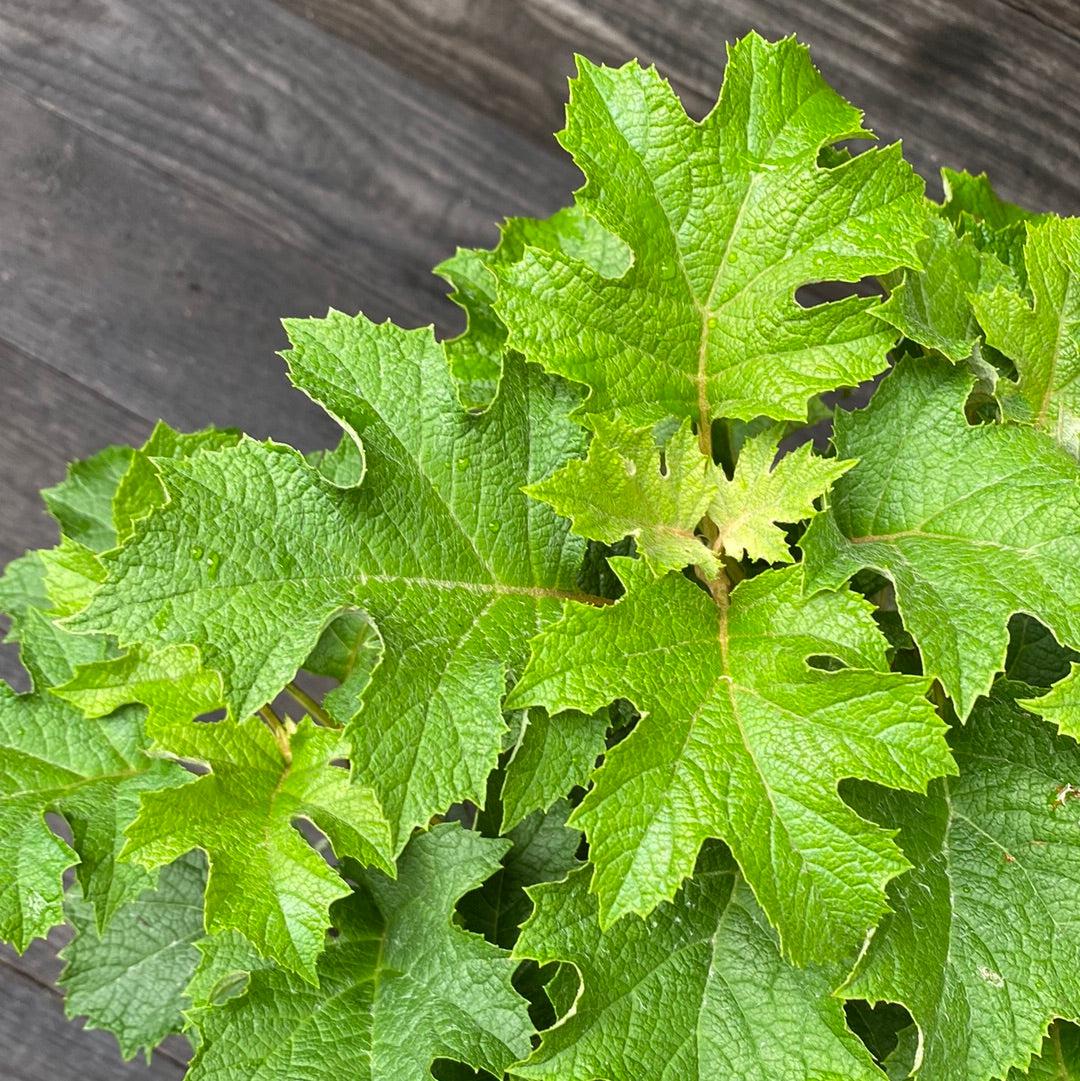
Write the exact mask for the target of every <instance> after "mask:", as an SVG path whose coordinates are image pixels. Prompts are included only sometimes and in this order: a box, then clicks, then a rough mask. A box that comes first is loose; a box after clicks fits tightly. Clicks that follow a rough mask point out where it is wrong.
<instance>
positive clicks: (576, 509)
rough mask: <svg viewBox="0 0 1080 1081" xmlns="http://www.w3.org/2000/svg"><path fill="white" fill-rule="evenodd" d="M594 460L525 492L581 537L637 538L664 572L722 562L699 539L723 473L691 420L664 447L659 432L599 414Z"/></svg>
mask: <svg viewBox="0 0 1080 1081" xmlns="http://www.w3.org/2000/svg"><path fill="white" fill-rule="evenodd" d="M593 424H594V435H593V438H592V442H591V443H590V444H589V455H588V457H587V458H586V459H584V460H583V461H581V460H577V461H571V462H568V463H567V464H566V465H565V466H564V467H563V468H562V469H560V470H559V471H558V472H557V473H556V474H555V475H554V476H551V477H548V478H547V479H546V480H542V481H540V482H539V483H538V484H531V485H529V487H528V488H526V489H525V491H526V492H527V493H528V494H529V495H530V496H532V498H533V499H539V500H542V501H543V502H545V503H547V504H549V505H550V506H552V507H553V508H554V509H555V510H556V511H558V513H559V514H561V515H563V516H564V517H567V518H570V519H572V520H573V523H574V525H573V528H574V532H575V533H577V534H578V535H579V536H582V537H588V538H589V539H590V540H598V541H604V542H605V543H606V544H613V543H615V542H616V541H620V540H622V538H623V537H626V536H630V537H633V538H634V541H635V543H636V545H637V549H638V551H639V552H640V553H641V554H642V555H643V556H644V557H645V559H646V561H647V562H648V563H649V564H650V566H652V567H653V569H654V570H656V571H657V572H663V571H665V570H676V569H677V568H679V567H685V566H687V565H689V564H696V565H697V566H700V567H703V568H705V569H707V570H709V571H710V572H711V571H713V570H714V568H715V566H716V562H717V557H716V556H715V555H714V554H713V553H712V552H710V551H709V549H708V548H707V547H706V546H705V544H703V543H702V541H701V540H700V539H699V538H698V537H697V536H696V535H695V533H694V527H695V526H696V525H697V523H698V522H699V521H700V520H701V517H702V515H703V514H704V513H705V509H706V508H707V507H708V505H709V500H710V498H711V497H712V495H713V493H714V492H715V491H716V487H717V483H718V480H717V478H718V476H722V474H721V473H720V471H719V470H718V469H717V468H716V467H715V466H714V465H713V464H712V462H711V461H710V460H709V459H708V458H706V457H705V455H703V454H702V453H701V450H700V449H699V448H698V440H697V436H695V435H694V433H693V431H692V430H691V427H690V422H689V421H685V422H684V423H683V424H682V425H681V426H680V427H679V429H678V431H676V432H675V434H674V435H673V436H672V438H671V439H670V440H669V441H668V443H667V444H666V446H665V447H664V448H663V458H662V459H661V455H660V448H659V447H658V446H657V445H656V441H655V439H654V437H653V433H652V430H651V429H649V428H632V427H630V426H629V425H628V424H626V423H625V422H621V421H618V420H615V421H612V420H607V419H605V418H603V417H597V418H596V419H595V420H594V422H593Z"/></svg>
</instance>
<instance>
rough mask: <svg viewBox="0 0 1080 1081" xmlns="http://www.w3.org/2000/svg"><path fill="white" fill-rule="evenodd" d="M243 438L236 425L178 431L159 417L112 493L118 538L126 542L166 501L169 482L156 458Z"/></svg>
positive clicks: (188, 454) (186, 455)
mask: <svg viewBox="0 0 1080 1081" xmlns="http://www.w3.org/2000/svg"><path fill="white" fill-rule="evenodd" d="M239 442H240V433H239V432H238V431H236V430H235V429H232V428H203V429H202V430H201V431H198V432H178V431H176V430H175V429H174V428H170V427H169V426H168V425H167V424H166V423H165V422H164V421H163V420H159V421H158V422H157V424H156V425H154V430H153V431H152V432H151V433H150V438H149V439H148V440H147V441H146V442H145V443H144V444H143V445H142V447H141V448H140V449H139V450H136V451H132V452H129V454H130V464H129V465H128V467H127V470H126V471H125V472H124V475H123V477H121V478H120V482H119V484H118V485H117V486H116V490H115V493H114V494H113V496H112V503H111V506H110V513H111V521H112V523H113V526H114V528H115V530H116V542H117V543H118V544H124V543H125V542H126V541H127V540H128V539H129V538H130V537H131V535H132V533H134V531H135V523H136V522H137V521H138V520H139V519H140V518H145V517H146V516H147V515H148V514H150V513H152V512H153V511H155V510H156V509H157V508H158V507H160V506H163V505H164V503H165V499H166V494H165V486H164V485H163V484H162V482H161V477H160V475H159V473H158V468H157V466H156V465H155V464H154V459H155V458H190V457H191V456H192V455H193V454H196V453H197V452H198V451H200V450H216V449H218V448H220V447H231V446H234V445H235V444H236V443H239Z"/></svg>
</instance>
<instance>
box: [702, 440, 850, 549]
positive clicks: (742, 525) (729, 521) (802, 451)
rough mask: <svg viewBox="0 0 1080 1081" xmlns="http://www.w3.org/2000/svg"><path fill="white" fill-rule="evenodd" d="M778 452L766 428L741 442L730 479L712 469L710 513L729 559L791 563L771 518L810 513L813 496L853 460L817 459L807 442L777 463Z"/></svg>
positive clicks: (796, 517)
mask: <svg viewBox="0 0 1080 1081" xmlns="http://www.w3.org/2000/svg"><path fill="white" fill-rule="evenodd" d="M778 453H779V450H778V448H777V445H776V432H775V431H765V432H762V433H761V434H759V435H756V436H754V437H752V438H750V439H748V440H747V441H746V442H745V443H744V444H743V446H742V449H741V450H740V451H739V460H738V462H737V463H736V465H735V473H734V475H733V476H732V478H731V479H730V480H728V479H727V478H726V477H725V476H724V475H723V473H721V472H720V471H719V470H717V474H718V479H717V490H716V491H715V493H714V494H713V497H712V501H711V502H710V504H709V517H710V518H711V519H712V521H713V523H714V524H715V525H716V527H717V529H718V531H719V532H718V536H717V540H716V544H717V545H719V546H720V548H722V549H723V551H724V552H725V554H727V555H729V556H731V557H732V558H733V559H742V558H743V556H744V555H745V556H746V557H747V558H748V559H763V560H765V561H766V562H768V563H791V562H793V558H792V555H791V549H790V548H788V545H787V539H786V538H785V536H784V531H783V530H782V529H780V528H779V527H778V526H777V525H776V524H775V523H777V522H800V521H802V520H803V519H804V518H812V517H813V515H814V513H815V510H814V500H815V499H818V498H819V497H820V496H823V495H824V494H825V493H826V492H827V491H828V490H829V488H830V487H831V485H832V484H833V483H834V482H835V481H836V479H837V478H838V477H842V476H843V475H844V474H845V473H846V472H847V471H848V470H849V469H850V468H851V467H852V466H853V465H854V464H855V463H854V462H853V461H847V462H841V461H838V460H837V459H836V458H822V457H820V456H818V455H816V454H814V453H813V448H812V447H811V446H810V444H809V443H804V444H803V445H802V446H801V447H799V448H798V449H797V450H794V451H792V452H791V453H790V454H785V455H784V457H782V458H781V459H780V460H779V462H776V457H777V454H778ZM774 462H775V463H776V464H775V465H774V464H773V463H774Z"/></svg>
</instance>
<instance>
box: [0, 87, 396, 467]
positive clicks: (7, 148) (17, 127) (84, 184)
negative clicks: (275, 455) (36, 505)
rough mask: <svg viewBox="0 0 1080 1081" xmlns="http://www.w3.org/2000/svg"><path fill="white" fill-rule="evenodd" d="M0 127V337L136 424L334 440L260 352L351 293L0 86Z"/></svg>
mask: <svg viewBox="0 0 1080 1081" xmlns="http://www.w3.org/2000/svg"><path fill="white" fill-rule="evenodd" d="M0 113H2V115H3V117H4V133H5V137H4V149H3V153H2V154H0V222H2V223H3V228H2V229H0V267H2V268H3V269H2V274H3V277H4V284H3V290H4V303H3V304H2V305H0V339H2V340H6V341H8V342H10V343H12V344H14V345H15V346H16V347H17V348H19V349H20V350H22V351H23V352H24V353H26V354H28V355H30V356H32V357H34V358H37V359H38V360H39V361H41V362H43V363H47V364H48V365H50V366H51V367H53V368H56V369H59V370H62V371H64V372H65V373H66V374H68V375H70V376H71V377H73V378H74V379H76V380H78V381H80V382H82V383H84V384H85V385H86V386H88V387H90V388H92V389H93V390H95V391H96V392H98V393H99V394H100V395H102V396H104V397H106V398H109V399H111V400H113V401H115V402H117V403H119V404H120V405H121V406H122V407H123V408H125V409H127V410H129V411H131V412H134V413H135V414H137V415H139V416H141V417H144V418H149V419H156V418H157V417H158V416H163V417H164V418H165V419H166V420H168V421H169V422H170V423H172V424H174V425H178V426H180V427H184V428H194V427H201V426H203V425H205V424H207V423H211V422H212V423H219V424H238V425H240V426H241V427H244V428H246V429H247V430H249V431H250V432H251V433H252V434H254V435H260V436H261V435H274V436H276V437H278V438H282V439H290V440H297V441H298V442H299V444H300V445H302V446H303V445H323V444H326V443H327V442H329V441H331V440H332V439H334V438H335V437H336V433H335V429H334V425H333V424H331V423H330V422H329V421H328V420H327V419H326V418H325V417H324V416H323V414H322V413H321V411H320V410H318V409H317V408H316V407H315V406H314V405H312V404H311V403H310V402H309V401H308V400H307V399H306V398H305V397H303V396H302V395H300V394H298V393H296V392H295V391H294V390H292V389H291V388H290V387H289V385H288V382H287V381H286V379H285V377H284V365H283V364H282V362H281V361H280V359H278V358H277V357H276V356H275V355H274V351H275V350H276V349H279V348H281V347H282V346H283V345H284V344H285V338H284V335H283V334H282V332H281V328H280V325H279V323H278V319H279V317H280V316H281V315H283V314H286V313H290V312H291V313H296V314H299V315H303V314H322V313H324V312H325V311H326V308H327V306H328V305H331V304H333V305H336V306H338V307H358V306H359V303H358V300H357V296H358V294H360V293H362V290H361V289H360V288H359V286H358V285H357V284H356V283H355V282H350V281H349V280H348V279H347V278H346V277H345V276H344V275H341V274H336V273H334V272H332V271H330V270H328V269H326V268H325V267H324V266H322V264H320V263H318V262H316V261H315V260H313V259H311V258H309V257H304V256H303V255H302V254H301V253H299V252H297V251H295V250H294V249H292V248H291V247H290V246H289V245H288V244H286V243H284V242H283V241H281V240H280V239H279V238H278V237H276V236H274V235H272V234H270V233H268V232H266V231H265V230H263V229H261V228H259V227H258V226H257V225H255V224H253V223H251V222H249V221H247V220H246V219H243V218H239V217H237V216H236V215H233V214H230V213H228V212H227V211H225V210H223V209H222V208H221V207H219V206H217V205H215V204H214V203H212V202H210V201H208V200H206V199H205V198H201V197H199V196H198V195H196V194H193V193H192V192H190V191H187V190H186V189H185V188H184V187H182V186H181V185H179V184H177V183H176V182H175V181H173V180H171V179H170V178H169V177H167V176H163V175H162V174H161V173H159V172H157V171H156V170H154V169H151V168H149V167H147V166H145V165H143V164H141V163H139V162H137V161H135V160H133V159H132V158H131V157H130V156H129V155H127V154H125V153H124V152H123V151H121V150H119V149H117V148H116V147H114V146H112V145H110V144H109V143H106V142H103V141H102V140H101V139H99V138H97V137H95V136H93V135H90V134H88V133H87V132H86V131H85V130H83V129H81V128H79V127H78V126H77V125H75V124H73V123H72V122H71V121H69V120H67V119H65V118H64V117H63V116H61V115H59V114H57V113H55V112H50V111H48V110H47V109H44V108H42V106H40V105H38V104H36V103H34V102H33V101H31V100H30V99H29V98H27V97H26V96H25V95H24V94H22V93H20V92H19V91H17V90H15V89H13V88H12V87H10V86H5V85H3V84H0ZM369 295H370V294H369ZM387 303H388V302H387ZM28 405H29V406H31V407H32V406H33V402H32V400H31V401H30V402H28ZM47 407H49V413H48V417H49V423H50V424H51V425H54V426H56V427H57V428H60V427H63V426H64V425H71V426H72V427H73V428H74V430H76V431H79V428H80V425H81V424H83V423H84V418H83V416H82V415H81V413H80V407H79V406H78V405H77V404H76V402H75V401H72V402H71V403H69V405H68V406H67V407H66V408H65V405H64V403H63V401H62V400H61V399H57V400H56V401H55V402H53V403H45V402H41V403H39V404H38V406H37V408H36V409H33V408H31V412H30V413H29V414H28V415H29V416H30V417H34V415H35V413H36V414H38V415H40V414H41V413H42V412H43V411H44V410H45V409H46V408H47ZM92 415H93V414H92V413H91V414H90V416H91V417H92ZM96 430H97V432H98V435H99V437H100V438H102V439H109V438H110V436H109V430H108V427H107V426H106V425H105V424H101V425H98V426H97V428H96ZM121 434H122V433H121V432H119V431H118V432H116V433H115V434H114V435H113V436H112V437H111V438H113V439H114V440H115V439H116V438H119V437H120V436H121ZM80 441H81V443H82V444H84V445H85V446H84V449H89V445H90V442H91V441H90V440H89V439H88V438H82V439H81V440H80ZM39 477H40V480H41V481H42V482H44V481H45V480H47V479H48V477H47V476H46V472H45V471H44V470H43V471H42V472H41V473H40V474H39Z"/></svg>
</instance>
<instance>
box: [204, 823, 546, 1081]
mask: <svg viewBox="0 0 1080 1081" xmlns="http://www.w3.org/2000/svg"><path fill="white" fill-rule="evenodd" d="M505 848H506V842H504V841H492V840H487V839H486V838H483V837H480V836H478V835H477V834H475V833H471V832H469V831H466V830H462V829H461V828H460V827H459V826H457V825H450V824H447V825H444V826H438V827H436V828H435V829H433V830H431V831H430V832H429V833H422V834H419V835H418V836H416V837H415V838H414V839H413V840H412V842H411V843H410V844H409V846H408V847H407V848H406V849H405V852H404V853H403V855H402V857H401V859H400V861H399V864H398V873H397V880H396V881H393V882H392V881H390V880H389V879H387V878H384V877H382V876H380V875H378V874H376V873H373V872H363V873H361V874H360V875H359V879H360V885H359V888H358V890H357V892H356V894H355V895H353V896H351V897H349V898H348V899H346V900H344V901H342V902H340V903H339V904H337V905H335V907H334V910H333V912H332V917H333V922H334V926H335V927H336V928H337V931H338V935H337V937H336V938H335V939H333V940H332V941H331V942H330V943H329V945H328V946H327V949H326V952H325V953H324V954H323V956H322V958H321V959H320V960H319V970H318V984H317V985H310V984H305V983H304V982H302V981H301V980H299V979H297V978H296V977H295V976H292V975H290V974H289V973H288V972H285V971H283V970H281V969H270V970H266V971H262V972H255V973H252V975H251V978H250V981H249V984H248V989H247V992H246V993H245V994H244V995H242V996H241V997H239V998H233V999H230V1000H229V1001H228V1002H226V1003H225V1004H224V1005H222V1006H220V1007H218V1008H217V1009H215V1010H212V1011H210V1012H209V1013H207V1014H205V1015H204V1016H202V1017H201V1018H200V1025H201V1038H202V1045H201V1047H200V1050H199V1053H198V1055H197V1056H196V1058H195V1061H194V1062H193V1064H192V1067H191V1072H190V1074H189V1075H188V1077H189V1081H281V1079H283V1078H288V1079H289V1081H327V1079H328V1078H349V1079H353V1081H430V1077H431V1073H430V1068H431V1063H432V1061H433V1060H434V1059H436V1058H447V1059H452V1060H455V1061H459V1062H466V1063H469V1064H470V1065H472V1066H475V1067H479V1068H483V1069H487V1070H490V1071H491V1072H492V1073H494V1074H496V1075H498V1076H499V1077H501V1076H502V1075H503V1071H504V1070H505V1069H506V1068H507V1067H508V1066H509V1065H510V1064H511V1063H512V1062H514V1061H515V1060H516V1059H519V1058H521V1057H523V1056H524V1055H525V1054H527V1053H528V1050H529V1037H530V1036H531V1034H532V1025H531V1024H530V1023H529V1019H528V1014H527V1013H526V1010H525V1001H524V1000H523V999H522V998H520V997H519V996H518V994H517V993H516V992H515V991H514V990H513V988H512V987H511V985H510V976H511V973H512V972H513V970H514V963H513V962H512V961H511V960H510V959H509V957H508V956H507V955H506V954H505V953H504V952H503V951H502V950H499V949H498V948H497V947H495V946H493V945H491V944H490V943H487V942H485V941H484V940H483V939H482V938H480V937H479V936H477V935H472V934H468V933H467V932H465V931H463V930H461V929H460V928H459V927H456V926H455V925H454V923H453V911H454V902H455V901H456V900H457V899H458V898H459V897H460V896H461V895H462V894H463V893H465V892H466V891H468V890H470V889H473V888H474V887H476V886H478V885H479V884H480V883H481V882H482V881H483V880H484V879H485V878H486V877H487V876H488V875H490V874H492V873H493V872H495V871H496V870H497V869H498V866H499V856H500V854H501V853H502V852H503V851H505Z"/></svg>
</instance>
